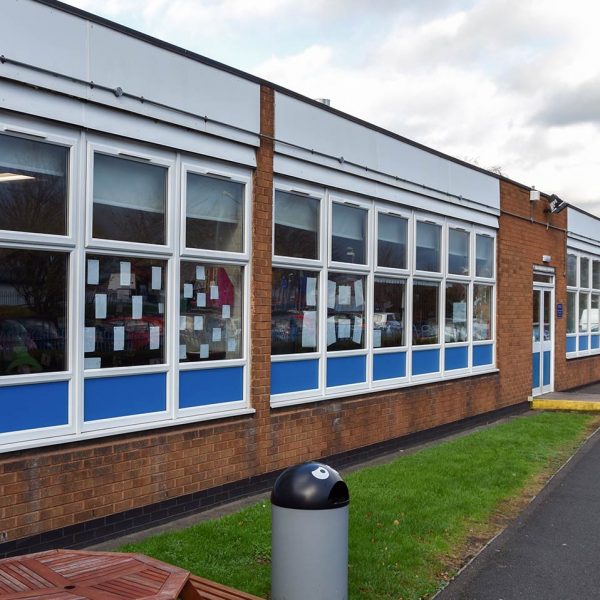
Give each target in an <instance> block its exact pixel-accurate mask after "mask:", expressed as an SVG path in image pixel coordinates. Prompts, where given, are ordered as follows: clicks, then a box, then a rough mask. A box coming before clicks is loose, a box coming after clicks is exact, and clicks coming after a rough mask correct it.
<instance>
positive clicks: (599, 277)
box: [592, 260, 600, 290]
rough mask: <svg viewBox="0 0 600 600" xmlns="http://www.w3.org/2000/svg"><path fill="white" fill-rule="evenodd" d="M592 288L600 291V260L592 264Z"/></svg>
mask: <svg viewBox="0 0 600 600" xmlns="http://www.w3.org/2000/svg"><path fill="white" fill-rule="evenodd" d="M592 287H593V288H594V289H595V290H600V260H595V261H593V263H592Z"/></svg>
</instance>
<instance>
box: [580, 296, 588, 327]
mask: <svg viewBox="0 0 600 600" xmlns="http://www.w3.org/2000/svg"><path fill="white" fill-rule="evenodd" d="M589 299H590V295H589V294H588V293H587V292H579V332H580V333H587V332H588V331H589V326H590V308H589V306H588V304H589Z"/></svg>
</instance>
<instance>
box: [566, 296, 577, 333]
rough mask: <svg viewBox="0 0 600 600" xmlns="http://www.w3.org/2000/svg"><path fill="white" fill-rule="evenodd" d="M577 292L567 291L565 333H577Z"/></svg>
mask: <svg viewBox="0 0 600 600" xmlns="http://www.w3.org/2000/svg"><path fill="white" fill-rule="evenodd" d="M576 306H577V293H576V292H567V333H577V309H576V308H575V307H576Z"/></svg>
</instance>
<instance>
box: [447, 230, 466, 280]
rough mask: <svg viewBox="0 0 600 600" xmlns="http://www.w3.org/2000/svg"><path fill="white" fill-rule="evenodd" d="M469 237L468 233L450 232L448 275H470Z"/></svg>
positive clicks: (461, 231) (460, 231)
mask: <svg viewBox="0 0 600 600" xmlns="http://www.w3.org/2000/svg"><path fill="white" fill-rule="evenodd" d="M469 237H470V236H469V232H468V231H463V230H461V229H449V230H448V273H452V274H453V275H468V274H469Z"/></svg>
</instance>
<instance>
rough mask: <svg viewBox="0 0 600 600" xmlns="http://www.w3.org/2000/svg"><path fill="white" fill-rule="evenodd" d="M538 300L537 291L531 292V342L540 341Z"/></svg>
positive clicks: (538, 292)
mask: <svg viewBox="0 0 600 600" xmlns="http://www.w3.org/2000/svg"><path fill="white" fill-rule="evenodd" d="M540 299H541V293H540V291H539V290H533V341H534V342H539V341H540Z"/></svg>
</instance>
